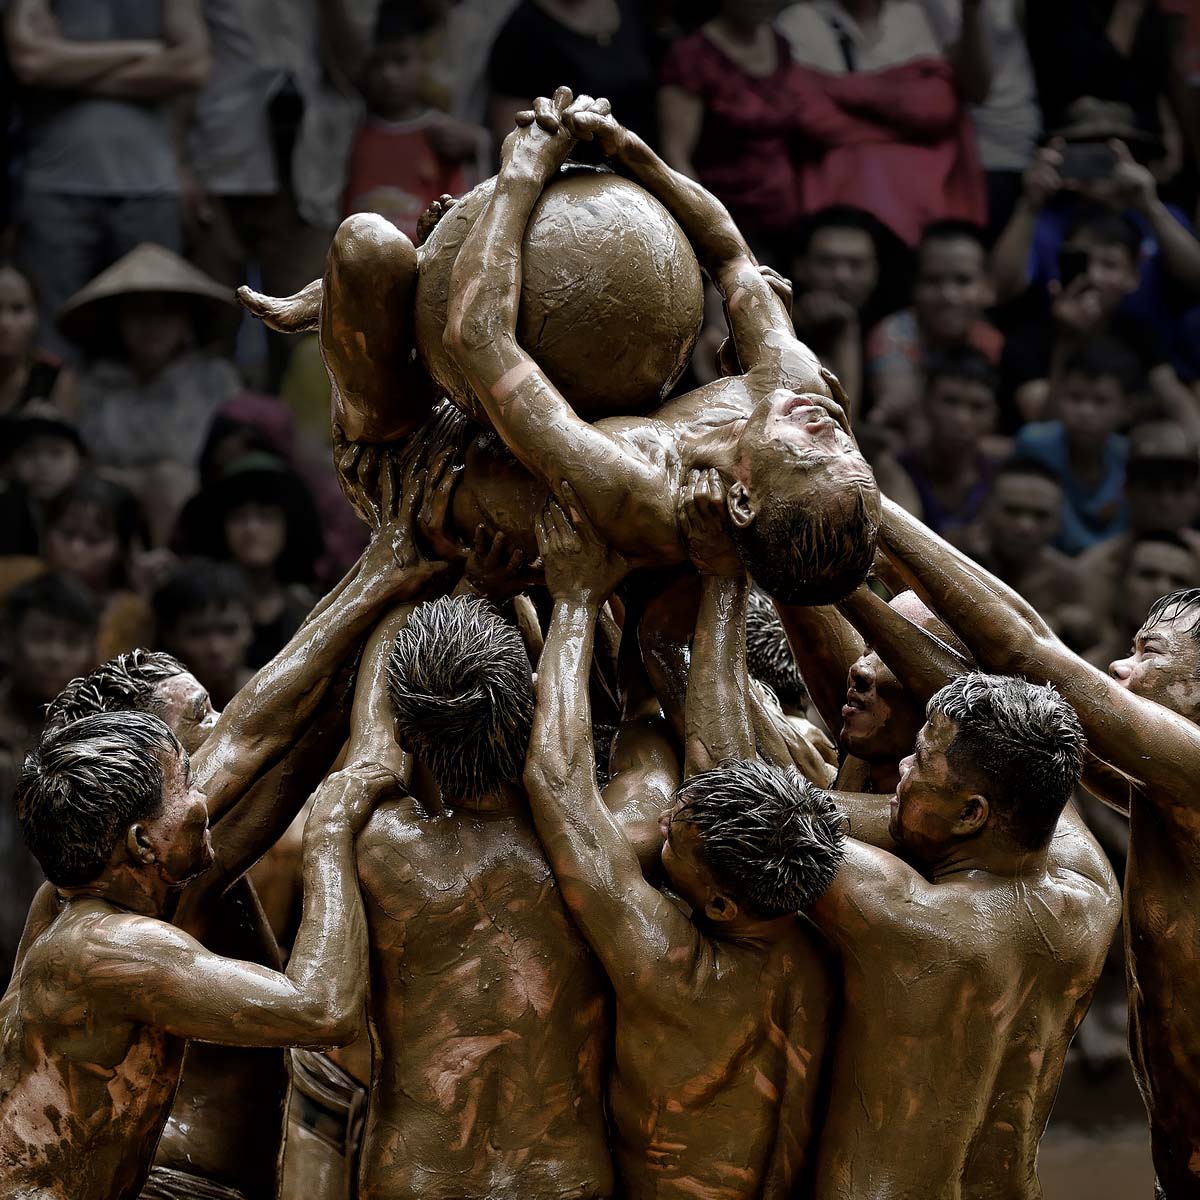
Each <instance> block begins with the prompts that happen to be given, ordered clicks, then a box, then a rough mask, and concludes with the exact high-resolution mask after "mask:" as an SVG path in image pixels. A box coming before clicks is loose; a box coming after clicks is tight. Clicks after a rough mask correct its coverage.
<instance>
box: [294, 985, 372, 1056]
mask: <svg viewBox="0 0 1200 1200" xmlns="http://www.w3.org/2000/svg"><path fill="white" fill-rule="evenodd" d="M365 1003H366V992H365V989H361V988H355V989H354V994H353V995H352V996H347V997H345V998H339V999H335V1000H331V1001H330V1000H327V1001H317V1000H311V1001H309V1002H307V1003H305V1004H304V1006H303V1009H302V1012H301V1014H300V1025H301V1037H302V1044H303V1045H305V1046H312V1047H321V1048H323V1047H336V1046H346V1045H348V1044H349V1043H350V1042H352V1041H354V1039H355V1038H356V1037H358V1034H359V1031H360V1028H361V1025H362V1018H363V1006H364V1004H365Z"/></svg>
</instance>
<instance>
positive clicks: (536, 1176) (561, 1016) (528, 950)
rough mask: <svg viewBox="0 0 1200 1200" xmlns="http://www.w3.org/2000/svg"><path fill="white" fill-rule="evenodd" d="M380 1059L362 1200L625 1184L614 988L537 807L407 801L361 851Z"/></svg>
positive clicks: (566, 1192) (393, 806) (500, 1196)
mask: <svg viewBox="0 0 1200 1200" xmlns="http://www.w3.org/2000/svg"><path fill="white" fill-rule="evenodd" d="M358 865H359V877H360V880H361V883H362V887H363V892H364V899H365V902H366V909H367V920H368V924H369V928H370V939H371V1025H372V1040H373V1043H374V1049H375V1062H374V1067H373V1072H372V1074H373V1079H372V1102H371V1112H370V1116H369V1118H368V1126H367V1132H366V1140H365V1146H364V1151H363V1166H362V1173H361V1176H360V1194H361V1195H362V1196H363V1197H364V1200H398V1198H401V1197H414V1198H415V1197H420V1198H421V1200H436V1198H438V1197H443V1198H445V1200H473V1198H478V1200H485V1198H486V1200H509V1198H512V1200H560V1198H570V1197H576V1198H579V1200H590V1198H592V1197H606V1196H608V1195H610V1194H611V1190H612V1169H611V1164H610V1162H609V1155H608V1149H607V1144H606V1138H605V1131H604V1117H603V1111H602V1100H601V1087H602V1077H603V1068H604V1062H603V1059H604V1053H605V1042H606V1037H607V1030H608V1020H607V1013H606V1004H607V1001H606V988H605V987H604V985H603V982H602V977H601V974H600V971H599V968H598V967H597V965H596V963H595V962H594V960H593V959H592V956H591V953H590V951H589V950H588V949H587V946H586V944H585V943H584V941H583V939H582V938H581V937H580V935H579V934H578V932H577V931H576V929H575V926H574V924H573V923H572V922H571V920H570V918H569V917H568V916H567V913H566V910H565V909H564V908H563V905H562V902H561V900H560V898H559V894H558V889H557V886H556V885H555V882H554V877H553V875H552V874H551V872H550V868H549V866H548V865H547V863H546V860H545V857H544V855H543V853H542V850H541V846H540V844H539V842H538V840H537V837H536V835H535V834H534V831H533V827H532V822H531V820H530V818H529V817H528V815H527V814H526V813H524V812H519V813H513V812H507V813H473V812H460V813H455V814H439V815H431V814H428V813H426V812H424V811H422V810H421V809H420V808H419V807H418V805H417V803H416V802H415V801H413V800H411V799H409V798H404V799H398V800H395V801H392V802H389V803H386V804H384V805H382V806H381V807H380V808H379V809H377V810H376V812H375V814H374V815H373V816H372V818H371V820H370V822H369V824H368V825H367V827H366V828H365V829H364V830H363V832H362V834H361V835H360V836H359V840H358Z"/></svg>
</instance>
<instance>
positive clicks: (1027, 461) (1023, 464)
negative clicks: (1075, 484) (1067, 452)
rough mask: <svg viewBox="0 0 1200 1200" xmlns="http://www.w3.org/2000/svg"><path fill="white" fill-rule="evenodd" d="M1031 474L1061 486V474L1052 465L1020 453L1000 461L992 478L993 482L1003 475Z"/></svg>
mask: <svg viewBox="0 0 1200 1200" xmlns="http://www.w3.org/2000/svg"><path fill="white" fill-rule="evenodd" d="M1031 475H1036V476H1037V478H1038V479H1047V480H1049V481H1050V482H1051V483H1052V484H1054V486H1055V487H1057V488H1061V487H1062V486H1063V481H1062V476H1061V475H1060V474H1059V473H1058V472H1057V471H1056V470H1055V469H1054V468H1053V467H1048V466H1047V465H1046V464H1045V463H1044V462H1039V461H1038V460H1037V459H1036V458H1025V457H1024V456H1023V455H1020V454H1014V455H1013V456H1012V457H1011V458H1006V459H1005V460H1004V461H1003V462H1002V463H1000V465H999V466H998V467H997V468H996V471H995V474H994V475H993V476H992V480H993V482H994V481H995V480H997V479H1001V478H1004V477H1005V476H1012V477H1014V478H1022V479H1026V478H1028V477H1029V476H1031Z"/></svg>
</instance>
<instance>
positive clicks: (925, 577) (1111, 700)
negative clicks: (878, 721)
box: [880, 501, 1200, 810]
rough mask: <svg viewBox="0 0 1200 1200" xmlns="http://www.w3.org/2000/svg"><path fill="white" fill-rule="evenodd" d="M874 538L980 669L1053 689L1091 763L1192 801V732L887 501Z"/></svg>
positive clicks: (1153, 791) (1197, 761) (1165, 795)
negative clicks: (1075, 723) (1076, 724)
mask: <svg viewBox="0 0 1200 1200" xmlns="http://www.w3.org/2000/svg"><path fill="white" fill-rule="evenodd" d="M880 541H881V545H882V546H883V548H884V550H885V552H886V553H887V554H888V555H889V556H890V557H891V559H892V561H893V562H895V563H896V564H897V566H898V567H899V568H900V569H901V570H902V571H903V572H904V573H905V575H906V576H907V577H908V579H909V582H911V584H912V585H913V586H914V587H915V588H916V589H917V590H918V592H919V593H920V594H921V595H923V596H924V597H925V598H926V599H927V601H928V603H929V605H930V607H931V608H933V609H934V610H935V611H936V612H937V613H939V614H940V615H941V617H942V618H943V619H944V620H945V621H946V623H947V624H949V625H950V626H951V627H952V628H953V629H954V631H955V632H956V633H957V634H958V636H959V637H960V638H961V639H962V641H963V642H964V643H965V644H966V646H967V648H968V649H969V650H970V651H971V652H972V654H973V655H974V656H975V659H976V661H977V662H978V663H979V665H980V667H981V669H983V670H986V671H992V672H994V673H996V674H1001V675H1021V676H1024V677H1026V678H1028V679H1031V680H1034V681H1035V682H1040V683H1052V684H1053V685H1054V686H1055V687H1056V688H1058V690H1059V691H1060V692H1061V693H1062V694H1063V696H1064V697H1065V698H1066V700H1067V701H1068V702H1069V703H1070V704H1071V706H1072V707H1073V708H1074V709H1075V711H1076V712H1077V713H1078V714H1079V719H1080V720H1081V721H1082V723H1083V727H1084V730H1085V732H1086V733H1087V739H1088V744H1089V746H1090V748H1091V751H1092V753H1093V754H1094V755H1095V756H1096V757H1097V758H1099V759H1101V760H1103V761H1104V762H1106V763H1108V764H1110V765H1111V766H1112V767H1115V768H1116V769H1117V770H1119V771H1121V772H1123V773H1124V774H1126V775H1128V776H1129V777H1130V778H1131V779H1133V780H1135V781H1138V782H1140V783H1143V784H1146V785H1147V788H1146V793H1145V794H1146V795H1148V796H1152V797H1153V798H1155V799H1156V800H1157V801H1160V802H1161V808H1162V809H1166V810H1171V809H1174V808H1175V807H1176V806H1180V805H1190V803H1191V799H1190V793H1189V792H1188V790H1187V788H1186V787H1184V786H1183V783H1184V781H1186V780H1188V779H1190V778H1192V777H1193V773H1194V772H1195V771H1197V770H1200V727H1197V726H1196V725H1194V724H1193V723H1192V722H1191V721H1189V720H1187V719H1186V718H1184V717H1182V716H1179V715H1178V714H1177V713H1174V712H1171V711H1170V710H1169V709H1166V708H1164V707H1163V706H1162V705H1159V704H1155V703H1154V702H1153V701H1150V700H1145V699H1142V698H1141V697H1139V696H1135V695H1134V694H1133V693H1132V692H1130V691H1128V690H1127V689H1125V688H1123V687H1121V686H1120V685H1119V684H1118V683H1117V682H1116V681H1115V680H1113V679H1110V678H1109V677H1108V676H1107V675H1105V674H1103V673H1102V672H1100V671H1098V670H1096V668H1095V667H1093V666H1091V665H1090V664H1088V663H1086V662H1084V660H1083V659H1081V658H1080V657H1079V656H1078V655H1076V654H1074V653H1072V652H1071V651H1070V650H1068V649H1067V647H1066V646H1064V645H1063V643H1062V642H1061V641H1059V639H1058V638H1057V637H1056V636H1055V634H1054V633H1053V631H1052V630H1051V629H1050V627H1049V626H1048V625H1047V624H1046V622H1045V621H1044V620H1043V619H1042V617H1041V616H1040V615H1039V614H1038V613H1037V612H1036V610H1034V608H1033V607H1032V606H1031V605H1030V604H1029V603H1028V602H1027V601H1026V600H1025V599H1024V598H1023V597H1021V596H1020V595H1019V594H1018V593H1016V592H1015V591H1013V589H1012V588H1010V587H1008V586H1007V585H1006V584H1004V583H1002V582H1001V581H1000V580H999V579H996V578H995V577H994V576H992V575H989V574H988V573H987V572H986V571H984V570H983V568H982V567H980V566H978V564H976V563H974V562H972V561H971V559H969V558H967V557H966V556H965V555H963V554H961V553H960V552H959V551H957V550H955V549H954V548H953V547H952V546H950V545H948V544H947V543H946V542H944V541H942V539H941V538H939V537H938V536H937V535H936V534H933V533H930V532H929V530H927V529H926V528H925V527H924V526H923V525H921V524H920V522H918V521H916V520H914V519H913V518H912V517H910V516H909V515H908V514H907V513H905V512H904V511H903V510H902V509H899V508H897V507H896V506H895V505H894V504H891V503H890V502H888V501H885V502H884V520H883V528H882V531H881V536H880Z"/></svg>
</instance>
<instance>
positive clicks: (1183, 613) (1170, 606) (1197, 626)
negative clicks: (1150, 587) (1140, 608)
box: [1142, 588, 1200, 642]
mask: <svg viewBox="0 0 1200 1200" xmlns="http://www.w3.org/2000/svg"><path fill="white" fill-rule="evenodd" d="M1177 617H1185V618H1187V620H1188V621H1189V622H1190V624H1189V625H1188V627H1187V631H1188V633H1190V634H1191V635H1192V637H1194V638H1195V639H1196V640H1197V641H1198V642H1200V588H1183V589H1181V590H1180V591H1177V592H1168V593H1167V594H1166V595H1165V596H1162V597H1160V598H1159V599H1158V600H1155V602H1154V603H1153V604H1152V605H1151V606H1150V611H1149V612H1148V613H1147V614H1146V619H1145V620H1144V621H1143V622H1142V628H1143V629H1149V628H1150V627H1151V626H1153V625H1157V624H1158V623H1159V621H1174V620H1175V619H1176V618H1177Z"/></svg>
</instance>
